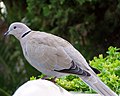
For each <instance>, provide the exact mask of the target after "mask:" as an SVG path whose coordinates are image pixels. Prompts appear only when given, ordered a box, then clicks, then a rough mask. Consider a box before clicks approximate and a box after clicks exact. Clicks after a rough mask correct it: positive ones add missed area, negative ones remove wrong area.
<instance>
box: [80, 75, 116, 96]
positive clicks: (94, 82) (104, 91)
mask: <svg viewBox="0 0 120 96" xmlns="http://www.w3.org/2000/svg"><path fill="white" fill-rule="evenodd" d="M81 79H82V80H83V81H84V82H85V83H86V84H87V85H89V86H90V87H91V88H92V89H93V90H95V91H96V92H98V93H99V94H100V95H102V96H118V95H117V94H116V93H115V92H113V91H112V90H111V89H110V88H109V87H108V86H106V85H105V84H104V83H103V82H102V81H101V80H100V79H99V78H98V77H97V76H90V77H82V78H81Z"/></svg>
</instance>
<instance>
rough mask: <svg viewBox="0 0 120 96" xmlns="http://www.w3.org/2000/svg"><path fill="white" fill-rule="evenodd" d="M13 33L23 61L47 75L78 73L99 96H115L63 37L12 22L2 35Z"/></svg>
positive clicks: (95, 71)
mask: <svg viewBox="0 0 120 96" xmlns="http://www.w3.org/2000/svg"><path fill="white" fill-rule="evenodd" d="M10 34H11V35H14V36H15V37H16V38H17V39H18V40H19V41H20V44H21V46H22V50H23V54H24V56H25V58H26V59H27V61H28V62H29V63H30V64H31V65H32V66H33V67H35V68H36V69H37V70H39V71H41V72H42V73H44V74H46V75H48V76H56V77H59V76H63V75H66V74H76V75H78V76H79V77H80V78H81V79H82V80H83V81H84V82H85V83H86V84H88V85H89V86H90V87H91V88H92V89H94V90H96V91H97V92H98V93H99V94H101V95H103V96H117V94H116V93H114V92H113V91H112V90H111V89H110V88H109V87H107V86H106V85H105V84H104V83H103V82H102V81H101V80H100V79H99V78H98V77H97V76H96V73H98V71H97V70H96V69H94V68H92V67H90V66H89V64H88V63H87V62H86V60H85V58H84V57H83V56H82V55H81V54H80V52H78V51H77V50H76V49H75V48H74V47H73V46H72V45H71V44H70V43H69V42H67V41H66V40H64V39H62V38H60V37H58V36H55V35H52V34H49V33H45V32H39V31H33V30H31V29H30V28H29V27H27V26H26V25H25V24H23V23H19V22H15V23H12V24H11V25H10V27H9V29H8V31H7V32H6V33H5V35H10Z"/></svg>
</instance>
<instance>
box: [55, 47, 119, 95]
mask: <svg viewBox="0 0 120 96" xmlns="http://www.w3.org/2000/svg"><path fill="white" fill-rule="evenodd" d="M119 50H120V49H119V48H116V47H109V48H108V51H107V56H106V57H103V55H102V54H101V55H99V57H98V58H97V57H94V59H93V60H92V61H90V65H91V66H93V67H95V68H97V69H99V70H100V71H101V73H100V74H99V75H98V76H99V77H100V78H101V80H102V81H103V82H104V83H105V84H106V85H108V86H109V87H110V88H111V89H112V90H113V91H115V92H116V93H118V94H120V52H119ZM57 83H58V84H59V85H61V86H62V87H64V88H65V89H67V90H70V91H78V90H79V91H81V92H87V93H88V92H89V93H93V92H94V91H93V90H91V89H89V87H88V86H87V85H86V84H84V83H83V82H82V80H80V79H79V78H78V77H76V76H72V75H70V76H66V77H63V78H60V79H58V80H57Z"/></svg>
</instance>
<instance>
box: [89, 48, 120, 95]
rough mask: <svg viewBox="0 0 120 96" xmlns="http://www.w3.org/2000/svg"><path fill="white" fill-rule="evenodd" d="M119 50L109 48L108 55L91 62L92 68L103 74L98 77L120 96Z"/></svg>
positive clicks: (95, 58) (100, 56)
mask: <svg viewBox="0 0 120 96" xmlns="http://www.w3.org/2000/svg"><path fill="white" fill-rule="evenodd" d="M119 50H120V49H119V48H116V47H109V48H108V51H107V52H106V53H107V54H108V55H107V56H106V57H103V55H102V54H101V55H99V57H98V58H97V57H94V59H93V60H92V61H90V64H91V66H93V67H95V68H97V69H99V70H100V71H101V74H99V75H98V76H99V77H100V78H101V80H102V81H104V83H105V84H107V85H108V86H109V87H110V88H111V89H112V90H113V91H115V92H116V93H119V94H120V52H119Z"/></svg>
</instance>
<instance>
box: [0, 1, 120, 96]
mask: <svg viewBox="0 0 120 96" xmlns="http://www.w3.org/2000/svg"><path fill="white" fill-rule="evenodd" d="M15 21H19V22H23V23H25V24H27V25H28V26H29V27H30V28H31V29H32V30H40V31H45V32H49V33H52V34H55V35H58V36H60V37H63V38H64V39H66V40H68V41H69V42H70V43H72V44H73V46H74V47H75V48H76V49H78V50H79V51H80V52H81V53H82V54H83V56H84V57H85V58H86V59H87V60H91V59H93V57H94V56H98V54H101V53H102V54H105V52H106V50H107V48H108V47H109V46H115V47H120V38H119V37H120V0H0V96H9V95H10V94H13V92H14V91H15V90H16V89H17V88H18V87H19V86H20V85H21V84H23V83H24V82H25V81H27V80H29V78H30V77H31V76H38V75H40V74H41V73H40V72H38V71H37V70H35V69H34V68H33V67H31V66H30V65H29V64H28V62H27V61H26V60H25V59H24V57H23V54H22V50H21V47H20V45H19V42H18V41H17V40H16V39H15V38H13V37H11V36H10V37H8V38H7V39H4V38H3V34H4V32H5V31H6V30H7V29H8V26H9V25H10V24H11V23H12V22H15Z"/></svg>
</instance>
